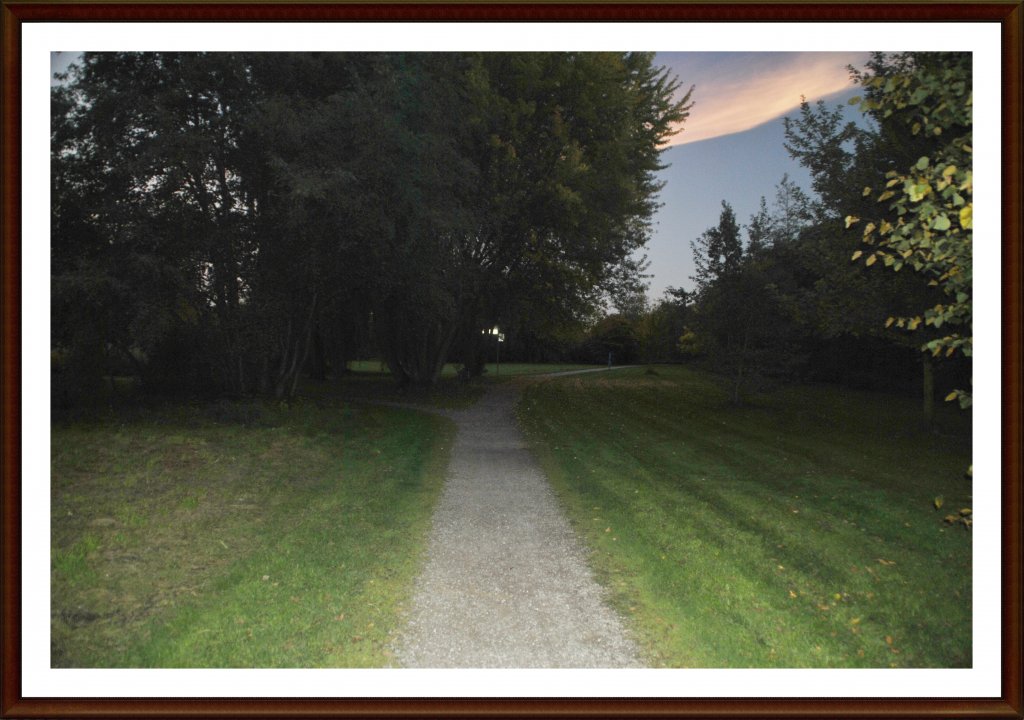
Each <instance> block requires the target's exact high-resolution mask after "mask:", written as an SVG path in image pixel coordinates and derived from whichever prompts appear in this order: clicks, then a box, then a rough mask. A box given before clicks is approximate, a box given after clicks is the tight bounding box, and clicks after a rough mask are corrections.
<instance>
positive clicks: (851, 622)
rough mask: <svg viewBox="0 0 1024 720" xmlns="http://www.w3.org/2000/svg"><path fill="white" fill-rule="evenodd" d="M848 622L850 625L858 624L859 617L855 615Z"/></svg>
mask: <svg viewBox="0 0 1024 720" xmlns="http://www.w3.org/2000/svg"><path fill="white" fill-rule="evenodd" d="M850 624H851V625H859V624H860V618H859V617H855V618H854V619H853V620H851V621H850Z"/></svg>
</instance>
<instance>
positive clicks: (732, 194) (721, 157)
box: [646, 52, 869, 300]
mask: <svg viewBox="0 0 1024 720" xmlns="http://www.w3.org/2000/svg"><path fill="white" fill-rule="evenodd" d="M868 55H869V54H868V53H865V52H856V53H850V52H841V53H840V52H837V53H830V52H721V53H708V52H700V53H658V54H657V55H656V56H655V64H657V65H662V66H664V67H667V68H669V69H670V70H671V71H672V72H673V73H675V74H676V75H677V76H678V78H679V81H680V83H681V85H682V90H683V91H684V92H685V90H686V89H688V88H689V87H690V86H691V85H692V86H694V91H693V95H692V96H691V100H692V101H693V103H694V105H693V108H692V109H691V111H690V116H689V117H688V118H687V119H686V121H685V122H684V124H683V129H682V131H681V132H680V133H679V134H677V135H676V136H675V137H674V138H673V139H672V141H671V142H670V144H669V145H670V146H669V147H668V149H667V150H665V152H664V153H663V155H662V161H663V162H664V163H667V164H668V165H669V167H668V168H666V169H665V170H662V171H661V172H660V173H659V179H660V180H662V181H663V182H665V187H664V188H663V189H662V191H661V196H660V201H661V203H662V207H661V208H660V209H659V211H658V213H657V214H656V215H655V218H654V222H655V226H654V232H653V235H652V238H651V240H650V242H649V243H648V246H647V249H646V254H647V258H648V260H649V261H650V262H651V266H650V268H649V269H648V274H650V275H651V276H652V277H651V278H650V288H649V291H648V297H649V298H650V299H652V300H657V299H658V298H660V297H661V295H662V293H663V292H664V290H665V288H666V287H669V286H673V287H684V288H687V289H692V287H693V282H692V281H691V280H690V276H691V275H693V273H694V266H693V254H692V250H691V248H690V242H691V241H693V240H696V239H697V237H699V236H700V234H701V233H703V232H704V231H705V230H707V229H708V228H710V227H713V226H715V225H717V224H718V218H719V214H720V213H721V209H722V205H721V203H722V201H723V200H726V201H728V202H729V204H730V205H732V207H733V209H734V210H735V211H736V219H737V221H738V222H740V223H741V224H745V223H747V222H748V221H749V219H750V216H751V215H753V214H754V213H755V212H757V208H758V205H759V203H760V199H761V197H762V196H764V197H765V198H766V199H767V200H768V203H769V207H770V206H771V202H772V199H773V197H774V195H775V186H776V185H777V184H778V183H779V181H780V180H782V177H783V175H785V174H788V175H789V178H790V179H791V180H793V181H794V182H796V183H797V184H798V185H800V186H801V187H803V188H804V189H805V190H808V191H809V190H810V176H809V175H808V173H807V172H806V171H805V170H804V169H803V168H802V167H801V166H800V165H798V164H797V163H796V162H795V161H794V160H792V159H791V158H790V157H789V154H788V153H787V152H786V149H785V147H783V140H784V135H783V120H782V119H783V118H784V117H785V116H787V115H795V113H796V112H798V109H799V106H800V100H801V97H802V96H803V97H806V98H807V100H808V101H810V102H812V103H813V102H816V101H817V100H819V99H822V98H824V99H825V101H826V103H827V104H828V105H829V106H830V107H831V106H834V105H843V106H845V105H846V101H847V100H848V99H849V98H850V97H852V96H853V95H855V94H856V91H855V90H854V88H853V86H852V85H851V83H850V79H849V74H848V72H847V69H846V68H847V66H848V65H854V66H856V67H863V65H864V62H865V61H866V60H867V59H868ZM853 112H855V110H853V109H851V113H853ZM851 116H852V114H851Z"/></svg>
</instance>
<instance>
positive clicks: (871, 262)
mask: <svg viewBox="0 0 1024 720" xmlns="http://www.w3.org/2000/svg"><path fill="white" fill-rule="evenodd" d="M877 259H878V258H876V257H875V254H874V253H871V254H870V255H868V259H867V261H866V262H865V263H864V264H865V265H867V266H868V267H871V266H872V265H874V264H875V260H877Z"/></svg>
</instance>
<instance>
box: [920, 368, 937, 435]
mask: <svg viewBox="0 0 1024 720" xmlns="http://www.w3.org/2000/svg"><path fill="white" fill-rule="evenodd" d="M921 368H922V371H923V372H922V379H923V382H922V390H923V397H922V405H921V409H922V411H923V417H922V423H923V425H924V428H925V429H926V430H931V429H932V426H933V424H934V422H935V368H934V366H933V365H932V358H931V356H930V355H925V356H924V360H923V362H922V363H921Z"/></svg>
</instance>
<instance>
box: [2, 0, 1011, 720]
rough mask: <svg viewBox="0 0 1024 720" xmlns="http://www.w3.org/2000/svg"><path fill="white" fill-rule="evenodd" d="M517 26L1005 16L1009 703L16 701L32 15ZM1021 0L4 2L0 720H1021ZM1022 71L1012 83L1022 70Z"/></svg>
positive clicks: (1004, 689)
mask: <svg viewBox="0 0 1024 720" xmlns="http://www.w3.org/2000/svg"><path fill="white" fill-rule="evenodd" d="M390 20H400V21H407V22H408V21H422V22H430V21H446V22H458V21H507V22H516V21H520V22H525V21H530V22H554V21H587V22H611V21H614V22H641V21H642V22H687V21H689V22H695V21H716V22H738V21H743V22H750V21H759V22H772V21H775V22H782V21H785V22H830V21H831V22H836V21H841V22H932V21H934V22H940V21H956V22H979V21H987V22H998V23H999V24H1000V26H1001V36H1002V69H1003V83H1002V127H1003V138H1002V140H1003V165H1002V188H1003V197H1002V203H1003V212H1002V227H1003V252H1002V282H1003V297H1002V311H1003V316H1002V345H1003V355H1002V368H1003V369H1002V380H1003V412H1002V438H1001V439H1002V461H1003V484H1002V528H1003V537H1002V549H1003V558H1002V608H1003V617H1002V648H1001V660H1002V678H1001V679H1002V683H1001V693H1000V695H999V697H983V698H968V699H956V700H949V699H941V698H934V699H906V700H904V699H891V698H884V699H883V698H875V699H843V698H835V699H808V698H785V699H772V698H742V699H714V698H701V699H612V700H604V699H601V700H597V699H500V698H494V699H482V700H475V699H458V698H450V699H385V700H374V699H312V698H310V699H271V700H257V699H252V698H248V699H247V698H238V699H194V700H190V699H158V698H147V699H128V700H117V699H108V698H103V699H66V698H24V697H22V695H21V678H22V674H21V666H20V659H21V658H20V647H21V620H22V614H21V579H22V575H21V565H20V563H21V513H20V508H21V488H20V481H21V455H20V453H21V449H20V448H21V407H22V397H21V324H20V323H21V319H20V314H21V273H20V267H21V245H20V241H21V218H20V205H21V176H20V164H21V124H20V123H21V88H20V76H21V27H22V24H23V23H27V22H47V21H50V22H52V21H69V22H90V21H93V22H96V21H102V22H117V21H141V22H162V21H204V22H216V21H247V22H267V21H275V22H289V21H306V22H310V21H319V22H330V21H347V22H358V21H378V22H380V21H390ZM1022 30H1024V7H1022V0H1007V1H1003V2H979V3H977V4H974V3H970V4H967V3H960V4H954V3H941V4H940V3H925V2H920V3H912V4H911V3H900V4H894V3H892V4H891V3H886V2H884V0H883V1H881V2H871V3H867V4H854V3H849V2H845V3H844V2H833V3H819V4H803V3H800V4H795V3H775V4H753V3H744V2H734V3H685V2H673V1H672V0H669V2H665V3H661V4H631V5H627V4H611V3H608V4H606V3H600V4H586V3H582V4H570V3H563V4H538V3H527V2H523V3H501V4H498V3H477V2H469V3H466V4H426V3H405V2H391V3H382V4H368V3H362V4H341V3H339V4H300V3H277V4H271V3H259V4H228V3H223V4H203V3H201V2H196V3H190V2H180V1H179V2H167V3H156V2H154V3H146V4H122V3H118V2H110V3H62V2H7V1H6V0H4V1H3V2H2V10H0V31H2V37H3V48H2V56H0V57H2V69H0V84H2V88H3V89H2V91H0V102H2V136H0V137H2V141H0V143H2V145H0V171H2V176H0V177H2V180H0V182H2V191H0V213H2V214H0V231H2V254H0V258H2V266H0V275H2V290H3V292H2V295H0V316H2V323H3V326H2V342H3V350H2V375H0V378H2V387H0V409H2V460H0V467H2V486H0V503H2V506H0V515H2V523H3V527H2V535H0V537H2V563H3V566H2V573H0V583H2V584H0V603H2V615H0V618H2V620H0V622H2V628H0V677H2V680H0V717H4V718H8V717H18V718H44V717H45V718H64V717H69V718H84V717H110V718H113V717H135V716H153V717H163V718H172V717H189V718H196V717H226V716H240V717H259V718H271V717H308V718H313V717H317V718H320V717H334V716H353V715H357V716H370V715H372V716H379V717H383V716H470V715H472V716H481V715H482V716H510V715H512V716H517V715H530V716H535V717H539V716H556V715H557V716H566V715H571V716H617V717H621V716H634V715H636V716H644V715H658V716H671V717H677V716H686V717H698V716H713V717H719V718H724V717H794V716H800V717H850V718H853V717H860V718H862V717H889V716H897V717H902V718H952V717H983V718H1024V691H1022V684H1021V677H1022V673H1024V667H1022V663H1021V659H1022V643H1021V640H1022V622H1021V620H1022V611H1021V576H1022V565H1024V562H1022V553H1021V548H1022V545H1021V540H1022V524H1021V482H1022V471H1024V469H1022V464H1021V456H1022V452H1021V445H1022V444H1021V440H1022V424H1021V419H1022V418H1021V390H1022V388H1021V336H1022V329H1024V318H1022V315H1021V301H1022V283H1021V273H1022V252H1021V246H1022V244H1024V239H1022V238H1024V234H1022V229H1024V228H1022V223H1021V216H1022V211H1021V205H1022V203H1021V194H1022V188H1024V185H1022V183H1021V180H1022V170H1021V168H1022V163H1021V159H1022V158H1021V155H1022V148H1021V135H1022V132H1021V92H1022V89H1021V84H1020V81H1019V78H1020V77H1021V39H1022V36H1024V32H1022ZM1014 78H1017V79H1016V80H1015V79H1014Z"/></svg>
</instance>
